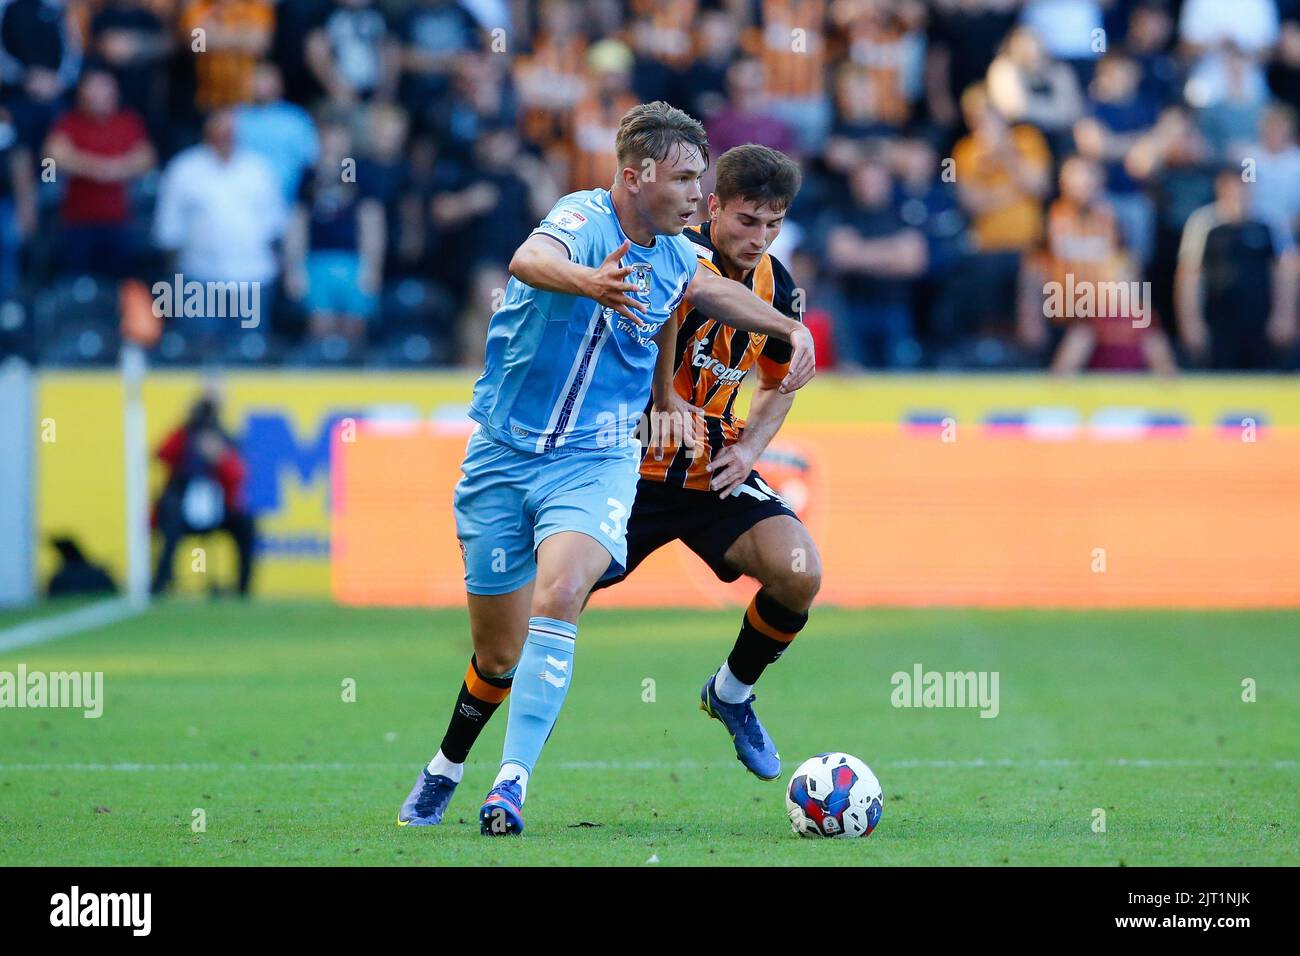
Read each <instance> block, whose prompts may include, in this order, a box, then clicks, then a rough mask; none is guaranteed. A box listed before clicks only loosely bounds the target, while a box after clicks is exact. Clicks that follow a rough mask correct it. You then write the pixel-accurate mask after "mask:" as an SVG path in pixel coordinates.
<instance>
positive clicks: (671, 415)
mask: <svg viewBox="0 0 1300 956" xmlns="http://www.w3.org/2000/svg"><path fill="white" fill-rule="evenodd" d="M649 432H650V434H649V436H648V438H649V440H648V441H647V443H646V448H647V450H648V451H649V452H650V453H651V454H652V455H654V457H655V461H662V460H663V457H664V450H665V449H666V448H671V447H674V446H682V447H685V448H687V449H690V450H691V456H692V457H695V454H696V453H695V451H694V450H695V449H697V448H700V449H702V448H703V447H704V441H705V437H706V431H705V424H704V409H702V408H700V407H699V406H698V405H692V404H691V403H690V402H688V401H687V400H686V399H684V398H682V397H681V395H679V394H678V393H677V392H676V391H674V392H672V393H671V394H669V395H668V396H667V397H666V398H660V397H659V396H658V395H656V396H655V400H654V403H653V404H652V405H651V406H650V429H649Z"/></svg>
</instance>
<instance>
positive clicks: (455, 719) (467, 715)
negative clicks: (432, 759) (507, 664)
mask: <svg viewBox="0 0 1300 956" xmlns="http://www.w3.org/2000/svg"><path fill="white" fill-rule="evenodd" d="M513 680H514V678H513V677H488V676H487V675H486V674H484V673H483V672H482V671H480V670H479V669H478V660H477V659H476V658H475V657H471V658H470V659H469V668H468V669H467V670H466V671H465V681H464V683H462V684H461V685H460V696H458V697H457V698H456V707H455V709H454V710H453V711H452V714H451V723H449V724H448V725H447V733H446V734H445V735H444V736H443V738H442V745H441V747H440V748H439V749H440V750H441V751H442V755H443V756H444V757H446V758H447V759H448V760H450V761H451V762H452V763H464V762H465V758H466V757H468V756H469V751H470V748H471V747H473V746H474V741H476V740H478V735H479V734H480V733H482V732H483V728H484V727H486V726H487V722H488V721H489V720H491V719H492V715H493V714H494V713H496V709H497V708H498V707H500V706H501V702H502V701H503V700H505V699H506V697H507V695H509V693H510V685H511V683H512V681H513Z"/></svg>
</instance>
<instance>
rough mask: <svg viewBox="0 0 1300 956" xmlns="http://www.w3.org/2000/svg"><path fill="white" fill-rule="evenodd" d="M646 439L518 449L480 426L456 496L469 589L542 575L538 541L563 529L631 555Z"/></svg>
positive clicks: (621, 560)
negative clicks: (630, 528) (594, 446)
mask: <svg viewBox="0 0 1300 956" xmlns="http://www.w3.org/2000/svg"><path fill="white" fill-rule="evenodd" d="M640 464H641V454H640V444H639V443H637V442H635V441H633V442H630V443H627V444H624V445H622V446H621V447H611V448H608V449H601V450H598V451H582V450H577V449H575V450H568V449H564V448H560V449H557V450H556V451H553V452H548V453H546V454H541V455H538V454H534V453H532V452H526V451H520V450H519V449H517V448H512V447H511V446H509V445H506V444H502V443H501V442H498V441H494V440H493V439H492V438H490V437H488V435H487V434H486V433H485V432H484V431H483V429H481V428H476V429H475V430H474V434H473V435H471V436H470V439H469V444H468V445H467V446H466V448H465V461H464V463H463V464H462V465H461V479H460V481H459V482H457V483H456V494H455V498H454V502H455V512H456V536H457V537H458V538H460V547H461V553H462V554H463V556H464V558H465V588H466V590H467V591H469V593H470V594H508V593H509V592H511V591H514V590H515V589H516V588H520V587H522V586H523V585H525V584H527V583H528V582H529V581H531V580H532V579H533V578H534V577H535V576H536V575H537V548H538V546H539V545H540V544H541V543H542V542H543V541H544V540H546V539H547V538H548V537H550V536H551V535H553V534H555V533H556V532H559V531H581V532H582V533H583V534H586V535H588V536H589V537H592V538H595V539H596V540H597V541H599V542H600V543H601V544H602V545H604V546H605V550H607V551H608V552H609V555H610V572H613V571H614V570H615V569H616V568H617V571H618V573H621V572H622V570H623V567H624V565H625V563H626V562H627V519H628V516H629V515H630V514H631V511H632V502H633V499H634V498H635V497H636V483H637V479H638V477H639V468H640Z"/></svg>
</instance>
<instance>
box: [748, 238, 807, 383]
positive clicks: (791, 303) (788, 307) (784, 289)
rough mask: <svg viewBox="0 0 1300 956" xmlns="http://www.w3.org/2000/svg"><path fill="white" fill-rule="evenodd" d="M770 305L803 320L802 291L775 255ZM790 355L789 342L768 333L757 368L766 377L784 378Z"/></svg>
mask: <svg viewBox="0 0 1300 956" xmlns="http://www.w3.org/2000/svg"><path fill="white" fill-rule="evenodd" d="M772 307H773V308H774V309H776V311H778V312H780V313H781V314H782V315H786V316H789V317H790V318H792V319H794V320H796V321H798V322H802V321H803V293H802V291H801V290H799V289H796V288H795V285H794V279H793V278H792V277H791V275H790V273H789V272H787V271H786V268H785V266H783V265H781V262H780V260H778V259H777V258H776V257H775V256H773V257H772ZM790 355H791V349H790V343H789V342H786V341H783V340H781V339H778V338H776V337H775V336H772V335H769V336H768V337H767V341H766V342H764V343H763V351H762V352H760V353H759V354H758V364H759V369H760V371H762V372H763V373H764V375H766V376H767V377H768V378H785V376H786V374H787V373H788V372H789V371H790Z"/></svg>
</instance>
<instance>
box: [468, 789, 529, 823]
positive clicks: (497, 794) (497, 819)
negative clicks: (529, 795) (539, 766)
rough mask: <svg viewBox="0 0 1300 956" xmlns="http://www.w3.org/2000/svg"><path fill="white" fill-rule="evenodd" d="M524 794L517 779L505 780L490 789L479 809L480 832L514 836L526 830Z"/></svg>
mask: <svg viewBox="0 0 1300 956" xmlns="http://www.w3.org/2000/svg"><path fill="white" fill-rule="evenodd" d="M523 806H524V796H523V793H522V791H521V790H520V789H519V782H518V781H517V780H503V781H502V782H501V783H499V784H497V785H496V786H495V787H493V788H492V789H491V790H489V791H488V795H487V799H485V800H484V801H483V806H482V807H480V808H479V811H478V832H479V833H481V834H483V835H484V836H512V835H517V834H520V833H523V832H524V817H523Z"/></svg>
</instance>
